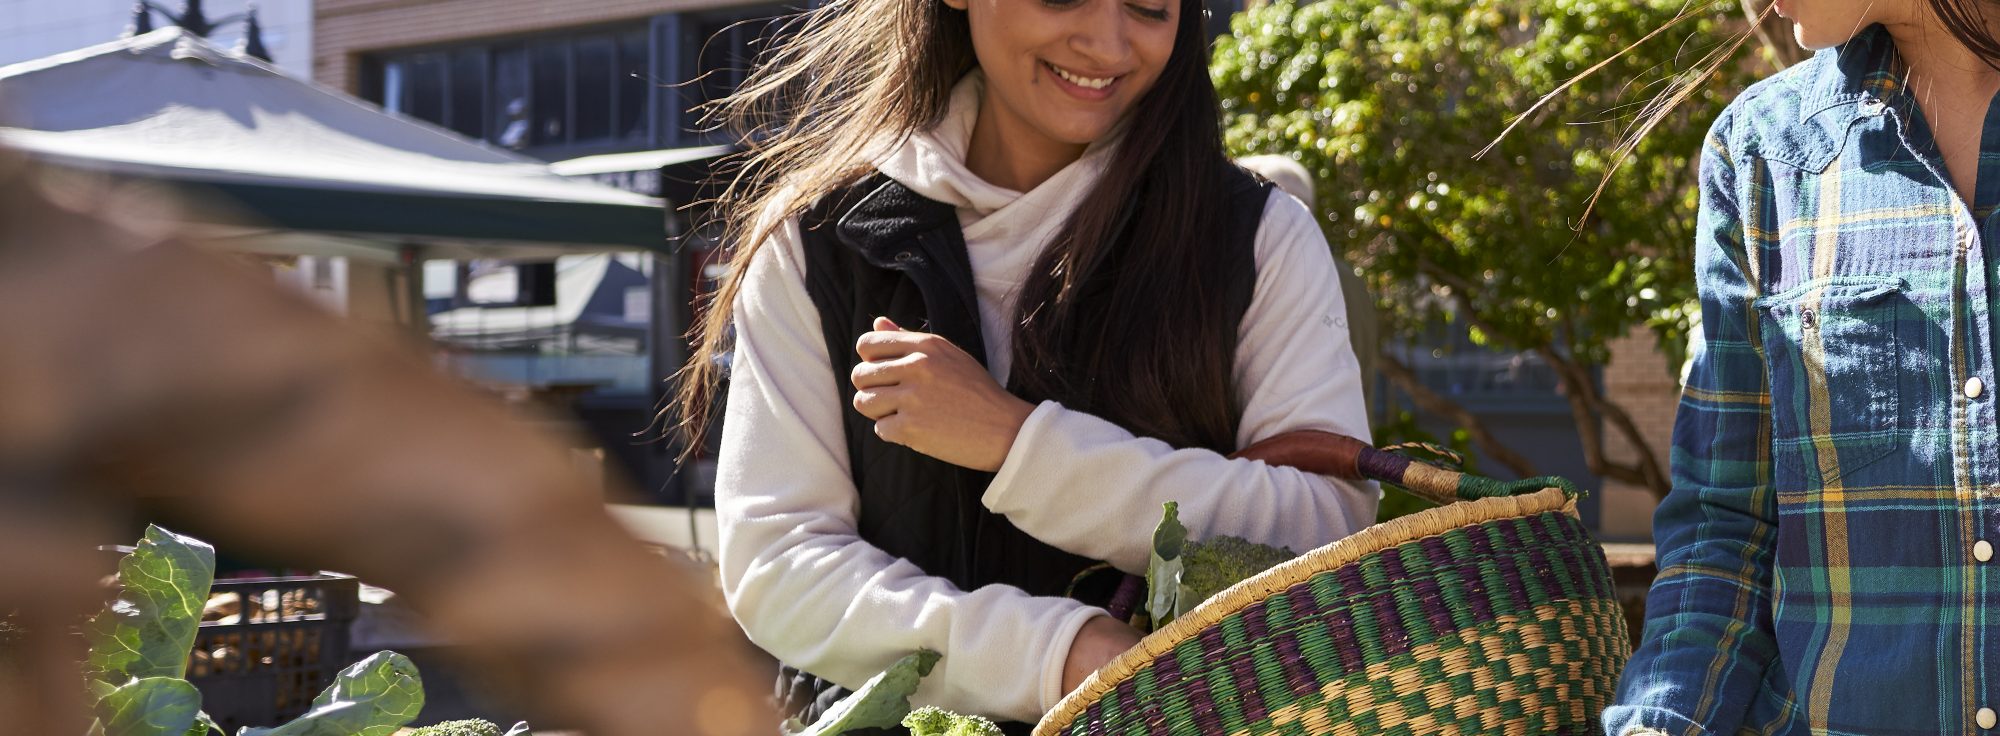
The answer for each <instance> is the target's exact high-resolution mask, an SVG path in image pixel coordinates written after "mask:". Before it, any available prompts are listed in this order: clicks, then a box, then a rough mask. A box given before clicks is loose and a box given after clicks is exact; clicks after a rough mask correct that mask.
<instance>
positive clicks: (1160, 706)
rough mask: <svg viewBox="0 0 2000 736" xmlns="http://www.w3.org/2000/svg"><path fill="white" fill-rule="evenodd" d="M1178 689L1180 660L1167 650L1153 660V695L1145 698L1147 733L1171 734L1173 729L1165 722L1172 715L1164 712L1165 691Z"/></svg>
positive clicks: (1179, 684) (1179, 685)
mask: <svg viewBox="0 0 2000 736" xmlns="http://www.w3.org/2000/svg"><path fill="white" fill-rule="evenodd" d="M1180 689H1181V661H1180V660H1179V659H1177V658H1175V657H1174V653H1173V652H1172V651H1168V652H1167V653H1166V654H1163V655H1160V657H1159V658H1158V659H1154V660H1153V697H1150V698H1147V699H1146V726H1147V732H1148V733H1155V734H1166V735H1167V736H1172V734H1173V731H1172V730H1171V729H1169V728H1168V727H1167V724H1168V722H1169V721H1170V719H1172V718H1173V717H1174V716H1173V715H1172V714H1170V713H1167V712H1166V707H1167V706H1166V703H1167V693H1172V692H1180ZM1156 716H1157V717H1156Z"/></svg>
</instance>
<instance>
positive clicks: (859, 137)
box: [665, 0, 1248, 458]
mask: <svg viewBox="0 0 2000 736" xmlns="http://www.w3.org/2000/svg"><path fill="white" fill-rule="evenodd" d="M1179 2H1180V19H1179V24H1178V28H1177V29H1176V35H1175V38H1174V51H1173V54H1172V56H1171V57H1170V58H1169V59H1168V61H1167V64H1166V68H1165V69H1164V70H1163V71H1162V73H1161V75H1160V78H1159V79H1158V81H1157V82H1156V83H1155V84H1154V86H1153V88H1152V89H1151V90H1149V91H1148V92H1147V93H1146V95H1144V96H1143V97H1142V98H1141V99H1140V101H1139V102H1138V103H1137V105H1136V106H1135V109H1134V110H1133V111H1132V112H1131V113H1130V114H1129V115H1128V116H1127V122H1125V123H1124V124H1123V128H1124V130H1123V132H1122V133H1121V136H1122V137H1121V139H1120V142H1119V144H1118V145H1117V147H1116V148H1115V149H1114V150H1113V151H1111V152H1110V154H1109V155H1110V160H1109V161H1108V163H1107V165H1106V167H1105V174H1104V175H1103V176H1102V177H1101V178H1100V179H1099V181H1098V183H1097V185H1096V187H1095V188H1094V189H1092V190H1091V191H1090V192H1089V193H1088V194H1087V195H1085V197H1084V198H1083V200H1082V201H1081V202H1080V203H1079V204H1078V206H1077V208H1076V211H1075V213H1074V214H1072V215H1071V216H1070V219H1069V220H1068V221H1067V222H1066V223H1064V225H1063V227H1062V228H1061V230H1060V231H1059V232H1058V234H1057V235H1056V236H1055V239H1054V242H1053V243H1052V244H1051V246H1050V247H1049V248H1048V249H1047V250H1046V251H1045V252H1044V253H1043V254H1042V255H1041V257H1040V258H1039V259H1038V261H1037V263H1036V265H1035V268H1034V269H1033V270H1032V271H1031V273H1030V274H1029V276H1028V278H1027V282H1026V283H1025V284H1024V285H1023V287H1022V292H1021V296H1020V300H1019V304H1020V314H1019V322H1018V323H1017V325H1016V329H1015V330H1014V336H1013V343H1012V349H1013V355H1014V364H1015V366H1016V368H1015V369H1014V385H1013V386H1012V387H1011V388H1012V389H1013V390H1014V391H1016V392H1017V393H1019V394H1021V395H1022V396H1023V397H1025V398H1029V399H1031V400H1038V399H1044V398H1048V399H1057V400H1061V401H1063V402H1064V403H1065V404H1066V405H1068V406H1070V407H1071V408H1076V409H1079V410H1083V411H1091V412H1093V413H1096V414H1098V415H1099V416H1102V417H1104V418H1106V419H1110V420H1112V421H1114V422H1118V423H1120V424H1121V425H1123V426H1125V427H1126V428H1127V429H1129V430H1131V431H1133V432H1135V433H1137V434H1141V435H1145V436H1152V437H1156V438H1159V439H1162V440H1165V441H1167V442H1170V443H1172V444H1174V445H1176V446H1198V447H1208V448H1210V449H1215V450H1222V451H1226V450H1230V449H1234V447H1233V445H1234V441H1235V429H1236V421H1237V417H1238V413H1239V412H1238V410H1237V409H1236V402H1235V394H1236V390H1235V385H1236V384H1235V380H1234V375H1233V371H1232V370H1231V368H1232V366H1233V361H1234V352H1235V351H1234V349H1235V345H1234V344H1233V337H1234V335H1235V325H1234V324H1233V323H1231V321H1232V320H1233V319H1234V317H1235V315H1227V314H1225V312H1226V310H1223V309H1220V308H1219V305H1220V302H1221V297H1222V294H1223V289H1224V283H1223V279H1224V276H1223V275H1224V274H1226V273H1229V267H1230V266H1231V264H1230V263H1228V262H1227V261H1226V258H1227V257H1228V255H1229V254H1231V253H1233V252H1238V251H1234V250H1232V249H1229V248H1225V247H1221V246H1222V245H1223V243H1222V239H1223V237H1224V233H1223V229H1224V228H1225V227H1226V224H1225V222H1224V219H1223V217H1222V215H1221V212H1220V210H1221V205H1222V204H1223V202H1224V198H1225V193H1224V192H1223V188H1224V182H1225V179H1224V176H1223V174H1224V172H1225V171H1226V170H1227V168H1226V167H1228V166H1230V164H1229V162H1228V159H1227V158H1226V157H1225V156H1224V153H1223V147H1222V135H1221V126H1220V121H1219V115H1220V113H1219V110H1218V106H1217V102H1216V94H1215V87H1214V84H1213V83H1212V82H1211V81H1210V79H1209V77H1208V63H1207V62H1208V58H1207V57H1208V54H1207V36H1206V35H1205V33H1204V32H1203V26H1204V23H1203V20H1204V19H1205V16H1206V14H1205V12H1204V10H1203V7H1202V0H1179ZM781 35H782V37H783V40H781V41H779V42H778V43H777V44H776V45H775V46H773V47H772V48H771V49H770V50H768V51H766V52H765V53H764V54H762V55H761V57H760V59H759V61H758V64H757V68H756V69H755V70H754V71H753V72H752V73H751V75H750V77H749V79H748V80H746V82H745V84H744V86H743V88H742V89H741V91H739V92H738V93H736V94H735V95H733V96H731V97H729V98H727V99H725V100H723V101H721V102H720V103H718V105H717V107H716V108H714V109H713V110H712V111H711V119H712V120H718V121H720V122H721V123H723V124H725V125H727V126H728V127H729V129H730V130H731V131H733V132H734V133H735V134H736V135H737V136H739V137H740V139H741V140H742V141H743V142H744V143H745V145H746V146H747V150H746V151H745V152H744V153H743V154H742V155H740V156H739V157H738V158H736V159H735V160H734V161H733V162H731V164H730V165H729V167H730V168H729V169H728V170H727V171H726V172H725V173H723V174H720V176H721V177H722V181H723V183H722V184H721V186H722V194H721V196H720V197H719V198H718V200H717V202H716V205H717V218H718V220H719V222H720V224H721V226H722V230H721V232H722V241H723V243H724V246H725V247H727V248H729V250H730V266H729V275H728V277H727V278H726V279H725V280H724V281H723V283H722V286H721V288H720V289H718V290H717V292H716V293H715V294H714V295H713V297H712V298H711V300H710V301H709V302H708V304H707V314H706V317H705V319H703V320H702V323H701V324H700V325H697V326H696V327H695V329H693V330H691V334H690V338H691V339H693V340H695V341H696V343H697V346H696V348H695V349H694V350H693V354H692V356H691V357H690V358H689V360H688V364H687V366H686V367H685V368H684V369H683V370H682V371H681V372H680V373H679V374H678V375H677V377H676V378H677V380H678V386H677V387H676V390H675V397H674V400H673V402H672V403H671V404H670V405H669V406H668V407H666V409H665V411H667V412H670V413H671V414H672V415H673V416H671V417H667V418H668V419H669V420H670V421H674V420H677V426H678V427H679V428H680V430H681V432H680V434H681V436H682V438H683V440H684V441H685V443H686V444H685V445H684V450H683V457H684V458H685V457H686V456H688V455H689V454H691V453H692V452H693V451H694V450H695V449H696V448H698V447H700V446H701V443H702V442H703V440H704V436H705V433H706V429H707V426H708V424H709V419H710V415H711V412H712V409H713V407H714V403H715V391H716V387H717V384H718V382H719V380H720V378H721V376H720V375H719V368H718V366H717V361H716V358H717V356H719V355H721V354H723V353H724V352H725V351H727V350H728V345H727V342H726V341H727V339H728V327H729V322H730V318H731V313H732V309H731V307H732V305H733V303H734V301H735V299H736V297H737V295H738V294H739V293H740V291H741V288H742V281H741V278H740V277H741V276H742V274H743V272H744V270H745V269H746V268H747V267H748V265H749V263H750V261H751V259H752V258H753V257H754V256H755V255H756V253H757V251H758V250H759V249H760V248H762V247H763V246H764V243H765V242H766V241H767V240H768V239H769V238H770V237H771V235H772V234H773V233H774V232H775V231H776V230H777V228H779V227H781V226H783V224H784V223H785V221H786V220H787V219H789V218H793V217H796V216H798V215H800V214H802V213H803V212H804V211H805V210H806V209H808V208H809V207H811V206H812V204H813V203H814V202H816V201H818V200H819V199H821V198H823V197H825V196H827V195H829V194H832V193H834V192H836V191H838V190H840V189H841V188H843V187H846V186H848V185H850V184H853V183H854V182H856V181H858V180H859V179H861V178H862V177H864V176H866V175H867V174H868V173H869V172H870V171H871V170H872V165H871V160H872V157H873V156H875V155H879V154H881V153H883V152H886V151H887V150H889V149H890V148H891V147H893V146H896V145H900V144H901V143H902V142H903V141H904V140H906V139H907V138H908V137H909V136H911V135H913V134H916V133H919V132H922V131H925V130H928V129H930V128H932V127H934V126H936V125H937V124H938V123H939V122H941V121H942V120H943V119H944V116H945V114H946V112H947V111H948V105H949V102H950V97H951V90H952V88H953V87H954V86H955V85H956V84H957V82H958V80H959V79H960V78H961V77H963V76H964V75H965V73H966V72H968V71H970V70H971V69H972V67H973V66H974V64H975V63H976V62H975V59H974V56H973V49H972V35H971V27H970V25H969V23H968V21H967V19H966V14H965V13H964V12H962V11H958V10H954V9H952V8H949V7H947V6H945V5H944V3H943V2H941V0H836V1H835V2H832V3H828V4H827V5H824V6H821V7H820V8H817V9H814V10H811V11H807V12H805V13H802V14H800V15H799V16H796V17H794V18H792V19H791V20H789V21H788V22H787V23H786V26H785V30H784V31H783V32H782V33H781ZM1121 235H1123V236H1124V237H1121ZM1123 244H1130V245H1129V248H1131V249H1143V250H1144V253H1143V254H1128V253H1124V252H1121V250H1124V249H1125V246H1124V245H1123ZM1241 252H1243V253H1247V252H1248V251H1247V250H1243V251H1241ZM832 358H833V360H834V361H835V362H836V363H839V362H840V361H841V360H842V356H838V355H836V356H832Z"/></svg>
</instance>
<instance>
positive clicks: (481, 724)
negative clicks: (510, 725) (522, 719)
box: [410, 718, 500, 736]
mask: <svg viewBox="0 0 2000 736" xmlns="http://www.w3.org/2000/svg"><path fill="white" fill-rule="evenodd" d="M410 736H500V727H499V726H498V725H495V724H493V723H492V722H491V721H484V720H480V719H478V718H469V719H466V720H463V721H445V722H443V723H440V724H437V725H435V726H425V727H423V728H419V729H417V730H415V731H411V732H410Z"/></svg>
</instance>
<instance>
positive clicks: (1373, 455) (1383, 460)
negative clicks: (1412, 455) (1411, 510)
mask: <svg viewBox="0 0 2000 736" xmlns="http://www.w3.org/2000/svg"><path fill="white" fill-rule="evenodd" d="M1354 464H1355V466H1356V467H1358V468H1360V470H1361V477H1363V478H1373V479H1375V480H1384V481H1388V482H1390V483H1395V484H1397V485H1401V484H1402V482H1403V473H1404V471H1407V470H1409V469H1410V459H1409V458H1407V457H1403V456H1402V455H1397V454H1395V453H1393V452H1383V451H1381V450H1377V449H1375V448H1372V447H1369V448H1363V449H1362V450H1361V457H1360V458H1357V459H1356V460H1355V463H1354Z"/></svg>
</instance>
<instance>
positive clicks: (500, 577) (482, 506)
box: [0, 151, 775, 736]
mask: <svg viewBox="0 0 2000 736" xmlns="http://www.w3.org/2000/svg"><path fill="white" fill-rule="evenodd" d="M158 211H159V207H158V206H157V205H156V204H155V203H154V202H153V201H152V200H151V199H149V198H148V197H145V196H143V195H129V196H128V195H121V194H120V193H119V190H118V189H115V188H107V187H106V186H105V185H103V184H102V183H101V182H97V183H92V182H89V181H80V182H79V181H71V180H68V179H65V178H59V177H52V176H49V175H47V174H44V173H40V172H38V171H37V170H36V169H34V168H32V167H30V166H29V165H27V164H25V163H23V162H21V161H19V160H18V159H15V158H12V157H10V156H8V155H6V153H5V152H4V151H0V345H4V346H5V347H4V348H0V397H4V400H0V613H5V612H7V611H9V610H13V611H16V612H17V613H18V614H19V616H20V618H21V619H22V620H23V621H24V622H26V623H27V624H28V626H29V627H31V631H32V632H33V633H34V634H35V636H33V637H32V638H31V640H30V641H28V642H25V643H19V644H18V646H16V647H15V648H14V649H13V650H12V651H13V652H14V653H15V656H14V657H13V661H4V660H6V659H7V657H4V656H0V732H5V733H16V732H18V733H32V734H37V735H38V736H49V735H60V734H80V733H82V730H83V727H84V725H86V724H88V720H87V718H86V717H84V716H83V715H82V710H81V706H82V703H80V702H78V701H79V700H80V697H81V695H82V694H81V693H80V692H76V693H72V692H69V691H70V690H73V689H76V688H75V687H74V686H73V685H72V683H75V682H78V680H77V679H76V677H75V676H74V660H73V659H71V658H70V657H71V656H72V655H73V651H72V650H73V647H71V646H67V645H65V643H64V642H62V641H61V640H62V639H65V638H67V637H62V636H60V635H59V632H60V631H61V630H62V629H61V628H60V627H59V625H55V623H56V622H62V621H73V620H75V618H74V617H76V616H80V615H81V613H83V612H87V611H89V610H92V609H94V608H96V607H97V606H98V605H100V604H101V602H102V600H101V594H99V593H97V592H96V589H95V586H96V580H95V579H93V578H92V577H91V576H90V575H88V574H86V573H84V572H83V571H87V570H91V569H96V568H100V567H102V566H103V564H104V563H105V561H102V560H99V559H97V558H98V557H100V555H96V554H95V553H94V552H93V551H92V548H93V546H94V545H95V544H98V543H101V542H103V541H106V540H104V539H102V538H94V537H92V536H91V535H92V534H95V533H97V532H96V531H95V530H94V529H93V528H92V527H91V519H92V516H93V514H92V510H93V508H116V507H117V506H119V505H121V504H124V503H127V502H129V500H130V499H132V498H137V497H166V498H174V499H183V500H185V501H186V502H188V503H189V504H190V505H198V507H199V508H200V509H201V511H202V514H201V516H200V518H199V519H198V520H195V521H194V522H193V523H186V525H187V526H188V527H189V528H188V529H187V531H189V532H192V533H195V534H198V535H200V536H203V537H206V538H208V539H211V540H213V541H214V542H216V543H218V544H220V545H226V546H227V547H229V548H233V549H241V550H244V551H246V552H250V553H253V554H256V555H258V556H261V557H264V558H266V559H273V560H287V561H295V562H297V563H300V564H302V565H311V566H314V567H323V568H328V569H336V570H341V571H344V572H349V573H353V574H356V575H359V576H361V577H362V578H364V579H366V580H368V581H370V582H372V583H376V584H380V585H383V586H386V587H389V588H392V589H395V590H397V591H398V592H399V593H400V594H402V595H404V596H407V597H408V599H409V600H410V601H411V602H412V604H413V605H414V606H415V607H417V608H418V609H419V610H421V611H422V612H423V613H425V614H426V615H427V616H429V617H430V619H431V620H432V621H433V622H434V623H435V624H436V625H437V627H438V629H439V630H440V631H441V632H443V633H445V634H447V635H448V636H450V637H452V638H454V639H456V640H458V641H462V642H465V643H466V644H467V645H468V647H467V649H468V650H469V654H470V656H472V657H473V661H472V662H470V664H472V665H473V666H474V667H475V668H476V669H477V670H478V671H480V672H481V673H482V674H483V675H486V676H487V677H488V684H489V685H490V686H492V687H494V688H496V689H497V692H498V693H499V694H502V695H504V696H506V697H508V698H509V699H510V700H509V702H512V703H517V704H519V706H520V707H521V708H522V709H523V710H524V711H526V714H527V715H528V716H529V717H530V718H531V719H534V720H536V721H537V722H543V723H552V724H554V723H560V724H573V725H575V726H577V727H580V728H583V729H585V730H586V731H587V732H589V733H591V734H593V735H602V736H620V735H625V734H658V733H677V734H678V733H686V734H713V735H716V736H723V735H731V736H733V735H735V734H749V733H753V732H756V733H763V732H767V731H768V730H769V728H770V725H771V724H772V723H775V719H774V718H772V717H771V716H770V715H769V714H767V713H766V712H765V710H764V705H763V692H764V690H765V688H764V687H763V683H762V681H761V679H760V678H759V677H758V676H757V675H756V673H755V669H754V667H753V666H752V665H751V664H750V660H749V658H748V657H747V656H746V652H747V651H748V650H747V644H746V643H744V641H743V639H742V636H741V634H740V633H739V632H738V631H737V629H736V628H735V626H734V625H733V624H731V623H730V622H729V621H728V620H727V619H726V618H725V617H724V616H723V615H721V614H720V613H719V612H718V611H717V610H716V606H715V605H714V601H713V594H712V589H711V588H710V585H709V583H708V582H707V581H702V580H696V579H694V578H693V577H692V576H690V575H689V574H687V572H686V571H684V570H678V569H675V568H673V567H672V566H671V565H670V563H668V562H666V561H663V560H662V559H660V558H659V557H658V556H655V555H652V554H650V553H648V552H647V551H645V550H644V549H643V548H642V547H641V546H640V545H639V544H637V543H636V542H635V541H633V540H632V539H631V538H630V537H629V536H627V534H626V533H625V532H624V530H623V529H622V528H620V527H619V526H617V524H616V523H615V522H614V521H613V520H612V519H611V518H610V516H609V515H607V514H606V512H605V510H604V508H603V506H602V501H601V497H600V496H599V495H598V494H597V493H596V492H594V490H593V489H592V488H591V487H590V484H588V483H586V482H585V481H584V480H583V479H581V478H579V477H577V476H576V475H575V474H574V473H573V471H572V469H571V466H570V463H569V461H568V458H567V457H566V456H565V455H564V454H563V452H562V451H561V450H560V449H558V448H557V447H556V446H554V445H552V444H551V443H549V442H548V441H547V440H545V439H544V438H542V437H539V436H536V434H534V433H533V432H532V431H530V430H529V429H527V428H525V427H524V426H523V425H521V424H519V423H518V422H516V421H514V420H513V419H512V418H510V417H509V416H508V415H507V414H506V413H505V412H504V411H503V410H502V409H501V408H500V407H496V406H493V405H491V404H489V403H488V402H486V401H483V400H480V399H479V398H478V397H476V396H475V395H473V394H472V393H470V392H469V391H468V390H467V389H465V388H462V387H460V386H458V385H457V384H455V383H454V382H452V381H450V380H448V379H447V378H445V377H443V376H440V375H438V374H436V373H435V372H434V371H433V370H431V368H430V366H429V365H428V364H427V363H426V362H425V359H424V357H423V355H422V354H421V353H419V352H418V351H415V350H411V349H409V347H408V346H405V345H402V344H399V343H395V342H393V341H392V340H390V339H389V338H387V337H385V336H379V335H371V334H367V333H364V332H362V331H360V330H358V329H356V328H353V327H351V326H349V325H347V324H345V323H342V322H340V321H339V320H337V319H336V318H334V317H333V316H331V315H327V314H324V313H322V312H320V311H319V310H317V309H316V308H314V307H312V306H310V305H308V304H306V303H305V302H304V301H302V300H300V299H298V298H295V297H293V296H292V295H290V294H287V293H284V292H283V291H281V290H280V289H279V288H278V287H277V286H275V285H274V284H272V283H270V280H269V278H268V277H267V276H266V275H264V274H262V273H260V272H258V271H256V270H254V269H249V268H244V267H242V266H241V265H240V264H237V263H234V262H231V261H229V260H227V259H224V258H221V257H218V256H215V255H211V254H208V253H204V252H201V251H200V250H198V249H196V248H194V247H191V245H192V244H191V243H190V242H189V241H188V239H187V238H185V237H183V236H181V235H179V234H177V233H176V232H175V228H174V226H173V225H172V224H171V219H170V218H160V217H153V216H148V215H146V214H145V213H147V212H158ZM0 654H5V653H4V652H0Z"/></svg>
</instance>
